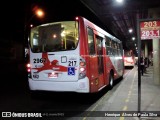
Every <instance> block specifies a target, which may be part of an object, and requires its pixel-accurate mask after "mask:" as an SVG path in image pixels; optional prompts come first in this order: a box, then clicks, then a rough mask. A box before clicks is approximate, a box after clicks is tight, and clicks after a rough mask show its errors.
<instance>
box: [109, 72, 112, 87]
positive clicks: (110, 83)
mask: <svg viewBox="0 0 160 120" xmlns="http://www.w3.org/2000/svg"><path fill="white" fill-rule="evenodd" d="M112 88H113V74H112V73H110V75H109V89H110V90H111V89H112Z"/></svg>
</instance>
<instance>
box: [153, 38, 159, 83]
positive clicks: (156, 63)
mask: <svg viewBox="0 0 160 120" xmlns="http://www.w3.org/2000/svg"><path fill="white" fill-rule="evenodd" d="M159 43H160V41H159V39H153V67H154V68H153V79H154V83H155V84H156V85H160V62H159V61H160V47H159V45H160V44H159Z"/></svg>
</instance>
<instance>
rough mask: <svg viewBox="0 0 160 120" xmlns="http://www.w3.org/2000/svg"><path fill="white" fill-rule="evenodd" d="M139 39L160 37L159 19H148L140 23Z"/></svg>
mask: <svg viewBox="0 0 160 120" xmlns="http://www.w3.org/2000/svg"><path fill="white" fill-rule="evenodd" d="M140 29H141V40H146V39H153V38H159V37H160V21H148V22H141V23H140Z"/></svg>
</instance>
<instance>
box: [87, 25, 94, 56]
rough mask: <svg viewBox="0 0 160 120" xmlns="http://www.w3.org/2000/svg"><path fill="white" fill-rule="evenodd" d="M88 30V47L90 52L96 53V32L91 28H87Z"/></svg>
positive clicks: (91, 53)
mask: <svg viewBox="0 0 160 120" xmlns="http://www.w3.org/2000/svg"><path fill="white" fill-rule="evenodd" d="M87 31H88V47H89V54H90V55H94V54H95V46H94V34H93V30H92V29H90V28H87Z"/></svg>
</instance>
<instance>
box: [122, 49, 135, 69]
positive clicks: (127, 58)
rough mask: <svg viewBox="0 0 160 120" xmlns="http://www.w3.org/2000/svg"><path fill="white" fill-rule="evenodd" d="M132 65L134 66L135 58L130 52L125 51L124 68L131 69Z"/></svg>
mask: <svg viewBox="0 0 160 120" xmlns="http://www.w3.org/2000/svg"><path fill="white" fill-rule="evenodd" d="M134 65H135V58H134V56H133V54H132V51H125V52H124V66H125V67H132V68H133V67H134Z"/></svg>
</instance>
